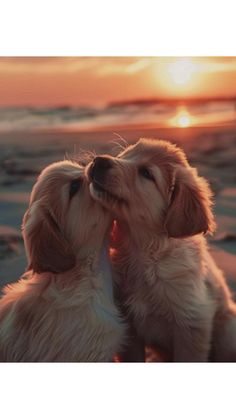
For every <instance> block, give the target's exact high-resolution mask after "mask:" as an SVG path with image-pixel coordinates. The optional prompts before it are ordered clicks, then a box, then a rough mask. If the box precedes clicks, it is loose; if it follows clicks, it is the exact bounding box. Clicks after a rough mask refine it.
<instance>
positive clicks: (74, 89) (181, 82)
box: [0, 57, 236, 106]
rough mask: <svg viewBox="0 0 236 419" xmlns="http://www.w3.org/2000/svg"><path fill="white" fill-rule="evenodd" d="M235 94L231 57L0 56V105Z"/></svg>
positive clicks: (235, 76)
mask: <svg viewBox="0 0 236 419" xmlns="http://www.w3.org/2000/svg"><path fill="white" fill-rule="evenodd" d="M234 95H235V96H236V57H211V58H210V57H209V58H208V57H206V58H191V57H188V58H180V57H172V58H167V57H165V58H164V57H159V58H156V57H91V58H90V57H26V58H0V106H21V105H22V106H63V105H71V106H76V105H95V106H99V105H103V104H106V103H109V102H113V101H120V100H130V99H140V98H153V97H157V98H168V97H209V96H210V97H214V96H234Z"/></svg>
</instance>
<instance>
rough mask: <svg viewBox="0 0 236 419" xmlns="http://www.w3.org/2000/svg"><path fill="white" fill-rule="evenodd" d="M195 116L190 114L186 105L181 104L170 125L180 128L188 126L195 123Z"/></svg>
mask: <svg viewBox="0 0 236 419" xmlns="http://www.w3.org/2000/svg"><path fill="white" fill-rule="evenodd" d="M194 122H195V120H194V117H193V116H192V115H190V113H189V112H188V110H187V109H186V107H185V106H181V107H180V108H179V110H178V112H177V114H176V116H175V117H174V118H172V119H171V120H170V125H172V126H174V127H178V128H188V127H190V126H192V125H194Z"/></svg>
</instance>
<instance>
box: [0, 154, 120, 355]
mask: <svg viewBox="0 0 236 419" xmlns="http://www.w3.org/2000/svg"><path fill="white" fill-rule="evenodd" d="M110 223H111V220H110V216H109V214H108V212H107V211H106V210H104V209H103V208H102V207H101V206H100V205H99V204H97V203H96V202H94V200H92V199H91V197H90V194H89V190H88V184H87V182H86V179H85V177H84V173H83V169H82V168H81V167H80V166H79V165H77V164H75V163H72V162H70V161H63V162H58V163H55V164H53V165H51V166H49V167H47V168H46V169H45V170H44V171H43V172H42V173H41V175H40V176H39V178H38V181H37V183H36V185H35V186H34V188H33V191H32V194H31V199H30V206H29V209H28V211H27V212H26V214H25V216H24V220H23V236H24V241H25V246H26V251H27V253H28V259H29V264H30V267H29V268H30V269H31V272H30V274H29V278H28V279H22V280H20V281H19V282H17V283H15V284H13V285H9V286H7V287H6V288H5V289H4V296H3V297H2V298H1V300H0V361H14V362H17V361H23V362H28V361H30V362H34V361H44V362H47V361H59V362H60V361H83V362H89V361H91V362H93V361H96V362H98V361H100V362H102V361H111V360H112V358H113V355H114V354H115V353H116V352H117V350H118V349H119V348H120V345H121V343H122V339H123V324H122V322H121V320H120V317H119V313H118V311H117V308H116V306H115V304H114V302H113V295H112V284H111V273H110V267H109V259H108V249H107V245H106V241H107V239H106V236H107V234H108V231H109V227H110Z"/></svg>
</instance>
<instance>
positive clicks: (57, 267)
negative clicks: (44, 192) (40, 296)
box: [22, 202, 75, 273]
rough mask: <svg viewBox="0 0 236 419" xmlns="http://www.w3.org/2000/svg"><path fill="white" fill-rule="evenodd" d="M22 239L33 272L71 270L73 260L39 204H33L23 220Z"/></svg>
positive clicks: (54, 225) (51, 219)
mask: <svg viewBox="0 0 236 419" xmlns="http://www.w3.org/2000/svg"><path fill="white" fill-rule="evenodd" d="M22 230H23V236H24V241H25V246H26V251H27V253H28V258H29V268H28V269H32V270H33V271H34V272H37V273H42V272H55V273H59V272H65V271H68V270H69V269H72V268H73V267H74V266H75V256H74V254H73V252H72V249H71V247H70V245H69V243H68V242H67V240H66V238H65V237H64V236H63V234H62V232H61V230H60V227H59V226H58V224H57V222H56V221H55V219H54V218H53V216H52V215H51V214H50V212H49V211H48V210H47V209H46V208H44V207H42V206H41V205H40V203H39V202H35V203H34V204H33V205H32V206H31V208H30V209H29V210H28V211H27V212H26V213H25V215H24V218H23V226H22Z"/></svg>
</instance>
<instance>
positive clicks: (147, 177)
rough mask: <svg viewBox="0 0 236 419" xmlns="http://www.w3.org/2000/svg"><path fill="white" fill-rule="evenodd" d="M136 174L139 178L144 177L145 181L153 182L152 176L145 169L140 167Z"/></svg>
mask: <svg viewBox="0 0 236 419" xmlns="http://www.w3.org/2000/svg"><path fill="white" fill-rule="evenodd" d="M138 172H139V174H140V176H142V177H144V178H145V179H148V180H155V179H154V176H153V174H152V173H151V172H150V170H148V169H147V168H146V167H140V168H139V171H138Z"/></svg>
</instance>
